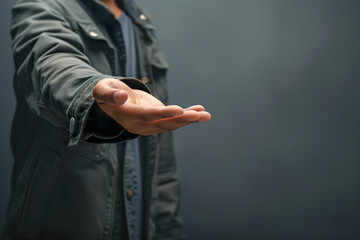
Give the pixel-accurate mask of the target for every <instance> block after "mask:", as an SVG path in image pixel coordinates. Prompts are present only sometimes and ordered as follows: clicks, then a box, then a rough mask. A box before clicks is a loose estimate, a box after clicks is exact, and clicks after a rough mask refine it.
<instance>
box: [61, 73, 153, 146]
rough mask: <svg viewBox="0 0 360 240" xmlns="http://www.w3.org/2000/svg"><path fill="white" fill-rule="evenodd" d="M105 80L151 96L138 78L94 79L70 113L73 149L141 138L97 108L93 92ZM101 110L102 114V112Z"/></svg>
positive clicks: (72, 103)
mask: <svg viewBox="0 0 360 240" xmlns="http://www.w3.org/2000/svg"><path fill="white" fill-rule="evenodd" d="M105 78H116V79H119V80H121V81H122V82H124V83H125V84H126V85H128V86H129V87H130V88H132V89H139V90H143V91H145V92H147V93H150V94H151V92H150V90H149V88H148V87H147V86H146V85H145V84H143V83H142V82H141V81H140V80H138V79H136V78H124V77H114V76H109V75H100V76H95V77H93V78H91V79H90V80H89V81H88V82H87V83H86V85H84V87H83V88H82V89H81V90H80V91H79V93H78V94H77V95H76V96H75V98H74V99H73V100H72V102H71V104H70V106H69V108H68V111H67V116H68V119H69V132H70V139H69V143H68V146H69V147H70V146H76V145H78V144H79V142H80V141H82V140H85V141H88V142H93V143H106V142H109V143H110V142H121V141H125V140H129V139H132V138H135V137H137V136H138V135H136V134H132V133H129V132H128V131H126V130H125V129H124V128H123V127H122V126H120V125H119V124H118V123H116V122H115V121H114V120H113V119H112V118H110V117H109V116H107V115H106V114H105V113H104V112H102V110H101V109H100V108H99V107H97V105H96V104H95V99H94V97H93V95H92V91H93V88H94V87H95V85H96V84H97V83H98V82H99V81H100V80H102V79H105ZM97 108H98V109H97ZM99 110H100V111H101V112H98V111H99ZM94 111H95V112H94ZM91 113H95V114H91ZM90 116H91V117H90Z"/></svg>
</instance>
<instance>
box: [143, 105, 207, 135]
mask: <svg viewBox="0 0 360 240" xmlns="http://www.w3.org/2000/svg"><path fill="white" fill-rule="evenodd" d="M200 119H201V114H200V113H198V112H196V111H193V110H189V111H185V112H184V113H183V114H182V115H180V116H176V117H171V118H167V119H161V120H157V121H153V122H148V123H145V124H144V123H143V124H141V126H138V127H140V128H144V129H146V130H145V131H143V133H142V134H141V135H151V134H154V133H163V132H169V131H173V130H176V129H178V128H180V127H184V126H187V125H189V124H191V123H193V122H197V121H199V120H200Z"/></svg>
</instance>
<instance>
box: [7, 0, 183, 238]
mask: <svg viewBox="0 0 360 240" xmlns="http://www.w3.org/2000/svg"><path fill="white" fill-rule="evenodd" d="M120 4H122V5H121V7H122V8H123V9H124V10H125V11H126V12H127V13H128V15H129V16H131V18H132V19H133V21H134V23H135V27H134V28H135V39H136V46H137V62H138V69H137V73H138V79H142V81H140V80H137V79H131V78H123V77H121V76H113V73H114V71H115V66H114V64H115V62H114V56H115V53H114V47H113V45H112V41H110V36H109V29H111V28H112V27H114V24H115V21H116V20H115V18H114V17H113V15H112V14H111V13H110V12H109V10H108V9H107V8H106V7H105V5H103V4H102V3H101V2H100V1H99V0H20V1H18V2H17V3H16V4H15V6H14V8H13V18H12V29H11V33H12V38H13V50H14V62H15V67H16V72H15V76H14V89H15V92H16V98H17V108H16V113H15V116H14V120H13V125H12V135H11V146H12V151H13V155H14V157H15V163H14V168H13V174H12V179H11V188H12V194H11V199H10V203H9V207H8V212H7V219H6V226H5V232H4V238H3V239H7V240H8V239H49V240H50V239H51V240H56V239H59V240H60V239H61V240H64V239H74V240H100V239H102V240H105V239H109V238H110V236H111V231H112V226H113V219H114V199H115V195H116V194H115V190H116V183H117V178H118V176H119V173H118V164H119V162H118V159H117V148H116V144H115V143H116V142H121V141H126V140H128V139H131V138H134V137H136V136H135V135H133V134H131V133H129V132H127V131H126V130H124V129H123V128H122V127H121V126H119V125H116V124H114V122H111V119H108V118H107V117H106V116H105V115H104V116H103V118H99V117H98V115H99V114H97V118H95V119H91V118H89V116H90V115H91V111H93V110H94V109H95V106H96V105H94V99H93V96H92V89H93V87H94V86H95V84H96V83H97V82H98V81H99V80H101V79H103V78H106V77H112V78H118V79H119V80H122V81H124V82H125V83H127V84H128V85H129V86H130V87H132V88H136V89H142V90H144V91H149V89H151V92H152V94H153V95H155V97H157V98H158V99H160V100H161V101H162V102H164V103H165V104H166V102H167V91H166V71H167V68H168V66H167V63H166V60H165V58H164V56H163V54H162V52H161V51H160V50H159V49H158V47H157V41H156V37H155V35H154V27H153V26H152V25H151V23H150V22H149V16H148V15H147V14H146V13H145V12H144V11H143V10H142V9H141V8H140V7H139V6H138V5H137V4H136V3H135V2H134V1H133V0H124V1H122V2H121V3H120ZM110 32H111V31H110ZM90 122H92V123H91V124H90ZM99 122H101V124H97V123H99ZM104 123H105V124H104ZM104 125H105V126H108V127H107V128H108V129H101V127H100V126H104ZM98 126H99V127H98ZM172 145H173V142H172V135H171V133H166V134H158V135H154V136H147V137H143V136H141V137H139V147H140V150H141V152H140V157H141V160H142V162H143V164H142V178H143V188H144V194H143V196H144V209H145V212H144V216H145V219H144V227H145V233H144V239H169V240H170V239H183V238H184V231H183V226H182V223H181V221H180V219H179V218H178V208H179V182H178V176H177V173H176V166H175V158H174V152H173V146H172ZM124 188H125V189H124V193H126V191H127V190H129V188H131V186H124ZM124 201H125V205H126V206H127V204H126V203H127V202H128V201H131V198H130V197H129V196H126V194H125V195H124ZM125 215H126V218H127V219H129V218H132V217H133V209H129V207H125ZM127 228H128V229H127V230H128V232H129V235H130V236H129V238H130V239H131V237H132V235H131V234H130V233H131V229H130V228H131V226H129V225H128V226H127Z"/></svg>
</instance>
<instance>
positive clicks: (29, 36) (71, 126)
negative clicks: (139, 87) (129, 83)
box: [11, 0, 146, 146]
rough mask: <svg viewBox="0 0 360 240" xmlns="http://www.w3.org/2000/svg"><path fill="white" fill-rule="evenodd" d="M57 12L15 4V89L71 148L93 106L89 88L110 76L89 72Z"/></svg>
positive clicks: (45, 5) (52, 6)
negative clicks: (63, 135)
mask: <svg viewBox="0 0 360 240" xmlns="http://www.w3.org/2000/svg"><path fill="white" fill-rule="evenodd" d="M61 11H62V10H61V9H60V8H59V7H58V6H57V5H56V1H46V0H42V1H40V0H32V1H26V0H25V1H19V2H18V3H17V4H15V6H14V8H13V13H12V27H11V35H12V39H13V52H14V62H15V68H16V72H15V80H14V88H15V91H16V94H17V97H23V98H24V99H25V100H26V102H27V104H28V106H29V107H30V109H31V110H32V111H33V112H34V113H35V114H37V115H38V116H39V117H42V118H45V119H46V120H48V121H50V122H51V123H52V124H53V125H55V126H57V127H62V128H65V129H68V130H69V135H70V139H69V146H71V145H76V144H78V143H79V142H80V141H81V140H84V135H85V134H84V131H85V127H86V124H87V120H88V117H89V113H90V109H91V108H92V106H93V104H94V102H95V101H94V98H93V96H92V90H93V87H94V86H95V85H96V84H97V82H98V81H100V80H101V79H104V78H109V77H111V78H114V77H113V76H108V75H104V74H102V73H100V72H98V71H97V70H95V69H94V68H93V67H91V65H90V61H89V59H88V58H87V57H86V55H85V53H84V44H83V42H82V40H81V38H80V36H79V35H78V34H77V33H76V32H74V31H73V30H72V28H71V25H70V23H69V22H68V21H67V20H66V19H65V17H64V16H63V15H62V14H61ZM118 79H119V80H121V79H122V78H121V77H118ZM133 81H138V80H135V79H133ZM138 82H139V84H140V83H141V82H140V81H138ZM145 88H146V87H145ZM19 95H20V96H19Z"/></svg>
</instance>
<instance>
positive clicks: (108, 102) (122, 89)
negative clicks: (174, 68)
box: [93, 78, 211, 135]
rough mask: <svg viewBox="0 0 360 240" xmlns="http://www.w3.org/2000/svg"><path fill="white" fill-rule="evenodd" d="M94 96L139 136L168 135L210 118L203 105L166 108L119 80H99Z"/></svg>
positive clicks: (116, 119)
mask: <svg viewBox="0 0 360 240" xmlns="http://www.w3.org/2000/svg"><path fill="white" fill-rule="evenodd" d="M93 96H94V98H95V101H96V103H97V104H98V105H99V107H100V108H101V109H102V110H103V111H104V112H105V113H106V114H107V115H109V116H110V117H111V118H113V119H114V120H115V121H116V122H117V123H119V124H120V125H121V126H122V127H124V128H125V129H126V130H127V131H129V132H131V133H134V134H139V135H151V134H155V133H163V132H169V131H173V130H175V129H178V128H180V127H184V126H187V125H189V124H191V123H195V122H205V121H209V120H210V119H211V115H210V113H208V112H206V111H205V109H204V107H203V106H200V105H196V106H192V107H190V108H187V109H183V108H181V107H179V106H176V105H169V106H165V105H164V104H163V103H162V102H160V101H159V100H158V99H157V98H155V97H153V96H152V95H150V94H148V93H147V92H144V91H142V90H136V89H131V88H130V87H128V86H127V85H126V84H125V83H123V82H121V81H119V80H118V79H111V78H106V79H103V80H101V81H99V82H98V83H97V84H96V86H95V87H94V89H93Z"/></svg>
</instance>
